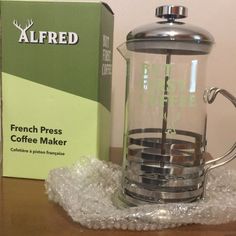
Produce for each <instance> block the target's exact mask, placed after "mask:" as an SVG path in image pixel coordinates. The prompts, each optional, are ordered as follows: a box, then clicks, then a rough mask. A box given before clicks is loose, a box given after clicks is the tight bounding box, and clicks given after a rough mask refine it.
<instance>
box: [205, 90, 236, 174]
mask: <svg viewBox="0 0 236 236" xmlns="http://www.w3.org/2000/svg"><path fill="white" fill-rule="evenodd" d="M219 93H220V94H222V95H223V96H224V97H226V98H227V99H228V100H229V101H231V102H232V104H233V105H234V106H235V108H236V97H234V96H233V95H232V94H231V93H229V92H228V91H227V90H225V89H219V88H216V87H213V88H211V89H209V90H206V92H205V94H204V99H205V101H206V102H208V103H209V104H211V103H213V102H214V101H215V99H216V96H217V94H219ZM235 150H236V142H235V143H234V144H233V146H232V147H231V148H230V149H229V150H228V151H227V152H226V153H225V154H224V155H223V156H220V157H218V158H216V159H213V160H210V161H208V162H206V169H205V171H206V172H209V171H210V170H212V169H214V168H217V167H220V166H223V165H225V164H227V163H229V162H230V161H232V160H233V159H234V158H236V153H235V154H233V155H231V156H230V154H232V153H233V152H234V151H235ZM229 156H230V157H229ZM226 157H229V158H228V159H226V160H224V161H222V160H223V159H225V158H226ZM220 161H222V162H220Z"/></svg>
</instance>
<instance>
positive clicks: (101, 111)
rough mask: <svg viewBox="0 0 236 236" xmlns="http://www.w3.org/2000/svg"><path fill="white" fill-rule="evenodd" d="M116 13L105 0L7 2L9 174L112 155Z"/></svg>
mask: <svg viewBox="0 0 236 236" xmlns="http://www.w3.org/2000/svg"><path fill="white" fill-rule="evenodd" d="M113 17H114V16H113V13H112V11H111V9H110V8H109V6H108V5H106V4H104V3H101V2H47V1H2V2H1V18H2V19H1V20H2V106H3V113H2V121H3V123H2V126H3V127H2V128H3V175H4V176H11V177H21V178H35V179H44V178H46V177H47V175H48V172H49V171H50V170H51V169H53V168H58V167H63V166H70V165H72V164H73V163H75V162H76V161H77V160H80V159H81V158H82V157H83V156H93V157H98V158H100V159H104V160H108V155H109V139H110V105H111V73H112V69H111V68H112V48H113V21H114V20H113Z"/></svg>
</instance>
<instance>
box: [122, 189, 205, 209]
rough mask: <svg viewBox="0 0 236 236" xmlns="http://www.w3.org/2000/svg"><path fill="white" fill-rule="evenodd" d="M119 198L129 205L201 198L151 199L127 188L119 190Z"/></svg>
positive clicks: (188, 200)
mask: <svg viewBox="0 0 236 236" xmlns="http://www.w3.org/2000/svg"><path fill="white" fill-rule="evenodd" d="M118 197H119V200H120V201H121V202H124V203H125V204H127V205H129V206H138V205H145V204H147V203H149V204H156V203H159V204H163V203H175V202H178V203H179V202H193V201H196V200H198V199H199V198H201V195H199V196H196V197H192V198H186V199H159V200H152V199H147V198H145V197H144V196H140V195H137V194H134V193H130V192H129V191H128V190H126V189H125V190H124V192H120V194H119V196H118Z"/></svg>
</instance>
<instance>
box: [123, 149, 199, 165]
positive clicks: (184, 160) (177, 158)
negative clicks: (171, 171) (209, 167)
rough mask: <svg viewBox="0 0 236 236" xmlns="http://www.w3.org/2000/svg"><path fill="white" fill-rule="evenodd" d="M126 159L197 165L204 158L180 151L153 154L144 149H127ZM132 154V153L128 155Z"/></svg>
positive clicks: (145, 162)
mask: <svg viewBox="0 0 236 236" xmlns="http://www.w3.org/2000/svg"><path fill="white" fill-rule="evenodd" d="M128 154H129V155H128V156H127V157H126V158H127V160H128V161H135V162H137V163H140V164H141V163H143V164H150V163H160V162H164V163H171V164H176V165H183V166H198V165H201V164H203V162H204V158H203V155H202V154H199V155H193V154H192V155H190V154H188V155H187V154H185V153H182V155H181V152H180V153H179V154H177V152H176V154H175V155H174V154H166V155H161V154H154V153H151V152H149V151H148V150H145V149H130V148H129V149H128ZM130 154H133V155H130Z"/></svg>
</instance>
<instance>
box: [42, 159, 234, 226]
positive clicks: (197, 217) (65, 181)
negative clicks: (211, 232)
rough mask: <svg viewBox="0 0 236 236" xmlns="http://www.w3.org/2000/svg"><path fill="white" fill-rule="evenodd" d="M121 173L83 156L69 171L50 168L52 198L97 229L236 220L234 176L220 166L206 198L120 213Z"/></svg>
mask: <svg viewBox="0 0 236 236" xmlns="http://www.w3.org/2000/svg"><path fill="white" fill-rule="evenodd" d="M121 175H122V170H121V167H120V166H118V165H115V164H111V163H107V162H103V161H99V160H97V159H95V158H87V157H86V158H84V159H83V160H82V161H80V162H78V163H77V164H75V165H74V166H73V167H71V168H60V169H55V170H52V171H51V172H50V174H49V176H48V179H47V180H46V184H45V185H46V190H47V194H48V196H49V199H50V200H53V201H55V202H57V203H58V204H60V205H61V206H62V207H63V208H64V209H65V211H66V212H67V213H68V214H69V215H70V216H71V217H72V219H73V220H74V221H76V222H79V223H80V224H81V225H83V226H86V227H88V228H93V229H124V230H125V229H129V230H156V229H164V228H172V227H176V226H180V225H183V224H191V223H199V224H221V223H227V222H230V221H236V173H234V172H233V171H230V170H227V169H225V168H219V169H217V170H214V171H212V172H211V173H210V174H209V177H208V182H207V192H206V197H205V198H204V200H200V201H198V202H193V203H171V204H154V205H153V204H152V205H143V206H138V207H130V208H124V209H118V208H117V207H115V206H114V205H113V202H112V198H113V197H114V193H115V192H116V191H117V190H118V189H119V188H120V183H121Z"/></svg>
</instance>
